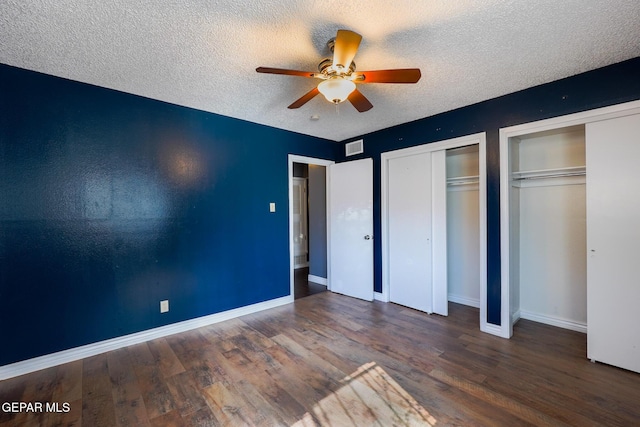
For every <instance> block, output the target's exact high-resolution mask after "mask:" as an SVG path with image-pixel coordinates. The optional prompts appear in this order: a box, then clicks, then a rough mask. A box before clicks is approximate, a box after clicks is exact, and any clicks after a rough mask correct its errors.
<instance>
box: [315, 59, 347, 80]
mask: <svg viewBox="0 0 640 427" xmlns="http://www.w3.org/2000/svg"><path fill="white" fill-rule="evenodd" d="M332 66H333V59H331V58H325V59H323V60H322V61H320V63H319V64H318V71H320V73H322V74H324V75H326V76H331V75H336V74H338V73H337V72H336V71H335V70H332V69H331V67H332ZM355 70H356V63H355V62H353V61H352V62H351V65H349V69H348V71H347V72H345V73H341V74H342V75H346V76H349V75H351V73H353V72H354V71H355Z"/></svg>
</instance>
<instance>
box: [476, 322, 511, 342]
mask: <svg viewBox="0 0 640 427" xmlns="http://www.w3.org/2000/svg"><path fill="white" fill-rule="evenodd" d="M480 331H482V332H485V333H487V334H491V335H496V336H498V337H502V338H509V337H505V336H503V332H502V327H501V326H500V325H494V324H493V323H488V322H486V321H484V322H483V321H481V322H480Z"/></svg>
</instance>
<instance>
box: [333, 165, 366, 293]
mask: <svg viewBox="0 0 640 427" xmlns="http://www.w3.org/2000/svg"><path fill="white" fill-rule="evenodd" d="M328 273H329V287H330V289H331V291H333V292H338V293H341V294H344V295H349V296H352V297H355V298H360V299H364V300H367V301H372V300H373V160H372V159H362V160H356V161H352V162H345V163H337V164H334V165H331V166H329V271H328Z"/></svg>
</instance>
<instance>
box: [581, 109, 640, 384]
mask: <svg viewBox="0 0 640 427" xmlns="http://www.w3.org/2000/svg"><path fill="white" fill-rule="evenodd" d="M586 140H587V149H586V156H587V250H588V257H587V319H588V320H587V357H588V358H589V359H591V360H595V361H599V362H604V363H607V364H610V365H614V366H618V367H621V368H624V369H629V370H632V371H635V372H640V328H638V325H640V310H639V309H638V303H639V302H640V281H639V279H638V274H639V269H638V254H639V253H640V249H639V248H638V246H639V244H640V226H639V225H638V218H640V191H639V190H638V187H637V185H638V183H639V182H640V170H639V169H638V165H639V164H640V115H638V114H637V115H634V116H626V117H620V118H616V119H610V120H603V121H599V122H594V123H588V124H587V126H586Z"/></svg>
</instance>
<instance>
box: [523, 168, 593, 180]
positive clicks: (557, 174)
mask: <svg viewBox="0 0 640 427" xmlns="http://www.w3.org/2000/svg"><path fill="white" fill-rule="evenodd" d="M586 172H587V168H586V166H571V167H563V168H554V169H539V170H529V171H514V172H512V173H511V177H512V179H513V180H514V181H521V180H528V179H546V178H564V177H569V176H585V175H586Z"/></svg>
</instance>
